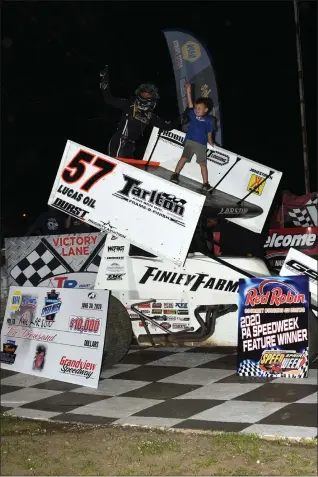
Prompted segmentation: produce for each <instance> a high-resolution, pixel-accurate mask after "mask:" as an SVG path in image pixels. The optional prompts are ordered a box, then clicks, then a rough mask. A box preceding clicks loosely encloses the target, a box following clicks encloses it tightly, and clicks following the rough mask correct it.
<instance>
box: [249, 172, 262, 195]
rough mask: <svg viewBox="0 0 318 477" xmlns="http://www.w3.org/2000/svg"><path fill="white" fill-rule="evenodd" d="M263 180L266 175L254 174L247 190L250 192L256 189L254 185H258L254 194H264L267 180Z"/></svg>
mask: <svg viewBox="0 0 318 477" xmlns="http://www.w3.org/2000/svg"><path fill="white" fill-rule="evenodd" d="M262 181H264V177H260V176H259V175H257V174H252V175H251V177H250V180H249V182H248V186H247V190H248V191H249V192H250V191H251V190H253V189H254V187H256V189H255V190H254V191H253V194H256V195H262V193H263V190H264V187H265V184H266V181H264V182H262ZM258 184H259V185H258Z"/></svg>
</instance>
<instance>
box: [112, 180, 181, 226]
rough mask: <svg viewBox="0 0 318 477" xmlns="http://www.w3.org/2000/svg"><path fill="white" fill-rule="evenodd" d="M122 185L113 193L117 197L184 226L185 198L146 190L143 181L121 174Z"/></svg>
mask: <svg viewBox="0 0 318 477" xmlns="http://www.w3.org/2000/svg"><path fill="white" fill-rule="evenodd" d="M123 179H124V181H125V185H124V187H123V188H122V189H121V190H119V191H118V192H116V193H115V194H113V195H114V196H115V197H117V198H118V199H122V200H125V201H126V202H128V203H130V204H133V205H135V206H137V207H141V208H142V209H144V210H147V211H148V212H150V213H153V214H156V215H158V216H160V217H162V218H164V219H166V220H169V221H172V222H174V223H176V224H178V225H180V226H182V227H184V226H185V224H184V221H183V216H184V212H185V205H186V203H187V201H186V200H184V199H180V198H178V197H176V196H175V195H173V194H168V193H166V192H159V191H158V190H147V189H144V188H143V187H141V186H142V184H143V182H142V181H139V180H137V179H135V178H133V177H130V176H128V175H126V174H123Z"/></svg>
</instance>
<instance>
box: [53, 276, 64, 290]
mask: <svg viewBox="0 0 318 477" xmlns="http://www.w3.org/2000/svg"><path fill="white" fill-rule="evenodd" d="M53 280H56V281H57V285H56V288H63V283H64V281H65V280H67V277H55V278H53Z"/></svg>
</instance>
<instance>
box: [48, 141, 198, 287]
mask: <svg viewBox="0 0 318 477" xmlns="http://www.w3.org/2000/svg"><path fill="white" fill-rule="evenodd" d="M204 201H205V198H204V197H203V196H202V195H200V194H197V193H195V192H192V191H188V190H186V189H184V188H182V187H179V186H178V185H175V184H172V183H171V182H168V181H165V180H163V179H161V178H160V177H157V176H153V175H151V174H149V173H148V172H145V171H142V170H139V169H137V168H135V167H132V166H130V165H128V164H124V163H122V162H120V161H118V160H116V159H113V158H111V157H108V156H105V155H103V154H101V153H99V152H97V151H94V150H92V149H89V148H86V147H83V146H80V145H79V144H76V143H74V142H71V141H68V142H67V144H66V147H65V151H64V154H63V157H62V161H61V164H60V167H59V170H58V173H57V176H56V179H55V182H54V186H53V189H52V192H51V195H50V198H49V202H48V203H49V205H51V206H53V207H55V208H57V209H59V210H61V211H63V212H65V213H67V214H69V215H72V216H74V217H77V218H79V219H81V220H83V221H84V222H86V223H88V224H89V225H92V226H93V227H96V228H98V229H100V230H102V231H105V232H110V233H113V234H117V235H118V236H120V237H122V238H126V239H127V240H129V241H130V242H131V243H132V244H134V245H136V246H137V247H140V248H142V249H144V250H147V251H149V252H150V253H153V254H155V255H158V256H162V257H164V258H167V259H168V260H172V261H173V262H175V263H177V264H179V265H182V264H183V263H184V261H185V259H186V256H187V252H188V249H189V246H190V243H191V240H192V237H193V234H194V231H195V227H196V224H197V222H198V219H199V216H200V213H201V210H202V207H203V204H204ZM119 279H122V278H118V280H119Z"/></svg>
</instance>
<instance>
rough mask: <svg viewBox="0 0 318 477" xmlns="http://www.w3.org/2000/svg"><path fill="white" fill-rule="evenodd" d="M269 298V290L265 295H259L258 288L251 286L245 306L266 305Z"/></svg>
mask: <svg viewBox="0 0 318 477" xmlns="http://www.w3.org/2000/svg"><path fill="white" fill-rule="evenodd" d="M268 300H269V292H267V293H266V294H265V295H259V294H258V290H257V289H256V288H251V289H250V290H249V291H248V293H247V295H246V300H245V306H247V305H250V306H255V305H266V304H267V303H268Z"/></svg>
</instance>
